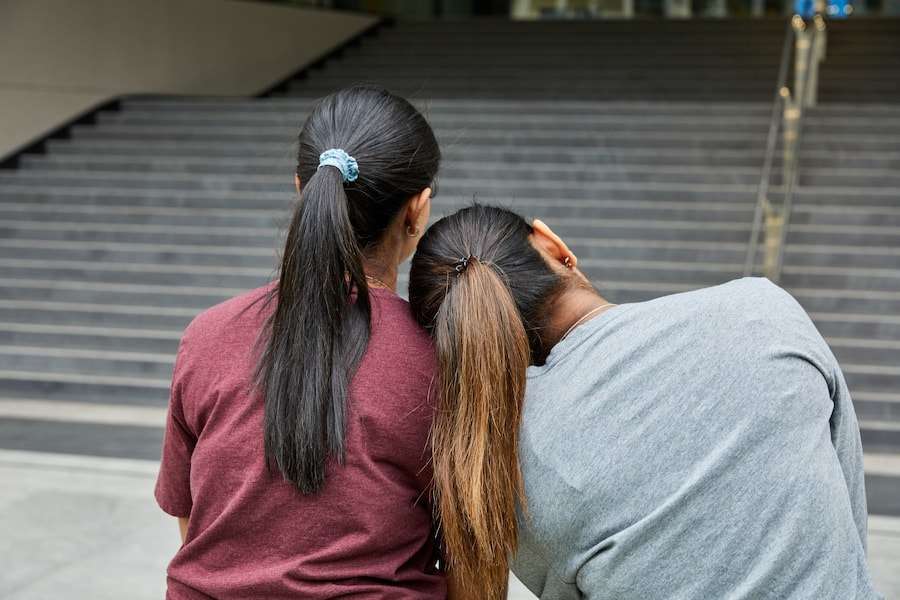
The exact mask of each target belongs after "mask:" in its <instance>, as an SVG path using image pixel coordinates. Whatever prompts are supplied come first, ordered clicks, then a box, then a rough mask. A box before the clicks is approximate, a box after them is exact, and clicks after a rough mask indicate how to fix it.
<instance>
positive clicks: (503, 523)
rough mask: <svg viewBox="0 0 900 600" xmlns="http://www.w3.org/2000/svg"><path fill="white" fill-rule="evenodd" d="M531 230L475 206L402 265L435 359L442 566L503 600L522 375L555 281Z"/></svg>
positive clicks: (518, 482)
mask: <svg viewBox="0 0 900 600" xmlns="http://www.w3.org/2000/svg"><path fill="white" fill-rule="evenodd" d="M531 233H532V228H531V226H530V225H529V224H528V223H527V222H526V221H525V220H524V219H523V218H522V217H520V216H519V215H517V214H515V213H513V212H511V211H509V210H505V209H502V208H497V207H492V206H482V205H475V206H472V207H469V208H466V209H463V210H461V211H459V212H457V213H455V214H453V215H450V216H448V217H445V218H443V219H441V220H440V221H438V222H437V223H435V224H434V225H433V226H432V227H431V228H430V229H429V230H428V231H427V232H426V233H425V235H424V237H423V238H422V240H421V241H420V242H419V246H418V249H417V251H416V254H415V256H414V257H413V261H412V270H411V272H410V284H409V300H410V304H411V306H412V310H413V313H414V315H415V317H416V320H417V321H418V322H419V324H420V325H422V326H423V327H424V328H425V329H426V330H427V331H428V332H429V333H430V334H431V336H432V338H433V339H434V343H435V348H436V352H437V358H438V384H439V385H438V390H439V393H440V398H439V405H438V406H439V408H438V412H437V414H436V415H435V421H434V426H433V430H432V452H433V460H434V477H435V497H436V498H435V499H436V504H437V507H438V518H439V522H440V527H441V532H442V535H443V539H444V545H445V548H446V549H447V554H448V562H449V567H450V569H451V571H455V572H456V580H457V581H459V582H460V584H461V586H462V587H463V588H464V590H465V591H466V592H467V593H468V594H474V595H475V597H478V598H486V599H489V600H500V599H502V598H503V597H504V592H505V587H506V586H505V584H506V581H507V576H508V570H509V557H510V555H511V554H512V553H513V552H515V549H516V546H517V543H518V524H517V514H516V513H517V508H519V509H522V510H524V509H525V498H524V484H523V480H522V473H521V470H520V469H519V461H518V441H519V424H520V421H521V415H522V401H523V398H524V395H525V372H526V369H527V368H528V366H529V365H531V364H536V363H537V364H539V363H543V361H544V360H545V359H546V356H547V351H548V349H547V348H546V347H545V344H544V341H543V338H542V332H543V331H544V329H545V321H546V315H547V310H546V309H547V307H548V305H549V303H550V302H552V300H553V299H554V297H555V296H556V295H557V294H558V293H559V292H560V291H561V290H562V289H563V288H564V281H563V279H562V278H561V277H560V276H559V275H557V274H556V273H554V271H553V270H552V269H551V268H550V266H549V265H548V263H547V262H546V260H545V259H544V258H543V256H542V255H541V254H540V253H539V252H538V251H537V250H536V249H535V248H534V246H532V245H531V242H530V236H531Z"/></svg>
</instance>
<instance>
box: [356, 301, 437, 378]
mask: <svg viewBox="0 0 900 600" xmlns="http://www.w3.org/2000/svg"><path fill="white" fill-rule="evenodd" d="M371 298H372V299H371V303H372V335H371V338H370V341H369V343H370V346H371V347H370V349H369V350H370V352H374V353H376V354H377V355H378V356H379V357H380V358H382V359H384V360H388V361H391V362H393V363H394V364H397V365H406V366H410V365H412V364H415V365H417V368H416V369H415V370H417V371H421V372H422V374H423V375H425V374H427V375H428V376H429V377H430V376H431V375H432V373H433V371H434V365H435V356H434V346H433V344H432V341H431V337H430V336H429V335H428V332H426V331H425V330H424V329H422V327H420V326H419V324H418V323H417V322H416V319H415V317H414V316H413V313H412V309H411V308H410V306H409V302H407V301H406V300H404V299H403V298H401V297H399V296H397V295H394V294H392V293H388V292H385V291H383V290H378V291H376V292H375V293H373V294H372V296H371Z"/></svg>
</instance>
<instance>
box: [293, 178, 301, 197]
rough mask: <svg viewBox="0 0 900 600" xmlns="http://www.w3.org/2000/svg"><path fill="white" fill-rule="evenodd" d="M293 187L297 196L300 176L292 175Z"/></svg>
mask: <svg viewBox="0 0 900 600" xmlns="http://www.w3.org/2000/svg"><path fill="white" fill-rule="evenodd" d="M294 187H295V188H297V194H299V193H300V176H299V175H297V174H296V173H294Z"/></svg>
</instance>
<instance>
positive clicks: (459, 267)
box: [453, 254, 475, 277]
mask: <svg viewBox="0 0 900 600" xmlns="http://www.w3.org/2000/svg"><path fill="white" fill-rule="evenodd" d="M472 260H475V257H474V256H472V255H471V254H470V255H469V256H466V257H465V258H461V259H459V260H458V261H456V263H455V264H454V265H453V270H454V271H456V276H457V277H459V276H460V275H462V273H463V271H465V270H466V269H467V268H469V262H470V261H472Z"/></svg>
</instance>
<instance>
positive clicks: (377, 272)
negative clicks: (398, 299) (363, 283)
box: [363, 260, 398, 292]
mask: <svg viewBox="0 0 900 600" xmlns="http://www.w3.org/2000/svg"><path fill="white" fill-rule="evenodd" d="M397 267H398V265H385V264H384V263H381V262H376V261H370V260H364V261H363V270H364V271H365V272H366V278H368V281H369V287H380V288H387V289H389V290H391V291H393V292H396V291H397Z"/></svg>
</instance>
